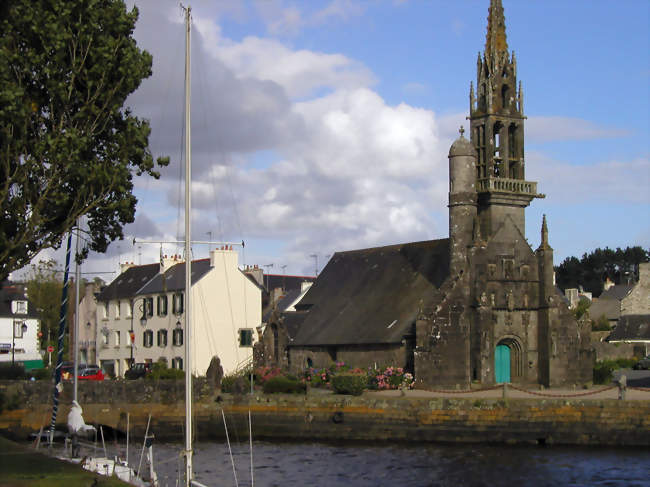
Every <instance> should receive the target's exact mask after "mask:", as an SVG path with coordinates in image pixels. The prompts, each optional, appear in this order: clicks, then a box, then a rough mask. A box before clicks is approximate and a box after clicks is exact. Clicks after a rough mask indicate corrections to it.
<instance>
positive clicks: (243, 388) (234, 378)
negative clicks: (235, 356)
mask: <svg viewBox="0 0 650 487" xmlns="http://www.w3.org/2000/svg"><path fill="white" fill-rule="evenodd" d="M250 389H251V382H250V380H249V378H248V375H239V374H232V375H226V376H224V378H223V379H221V392H229V393H232V394H247V393H248V392H249V391H250Z"/></svg>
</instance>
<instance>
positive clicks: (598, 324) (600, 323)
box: [591, 315, 612, 331]
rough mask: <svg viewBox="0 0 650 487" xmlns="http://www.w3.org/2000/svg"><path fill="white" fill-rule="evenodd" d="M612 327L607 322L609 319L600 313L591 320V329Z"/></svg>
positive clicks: (603, 329) (608, 328)
mask: <svg viewBox="0 0 650 487" xmlns="http://www.w3.org/2000/svg"><path fill="white" fill-rule="evenodd" d="M611 329H612V327H611V325H610V324H609V320H608V319H607V317H606V316H605V315H600V317H599V318H598V319H597V320H595V321H594V320H592V321H591V330H592V331H609V330H611Z"/></svg>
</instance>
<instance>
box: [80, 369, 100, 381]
mask: <svg viewBox="0 0 650 487" xmlns="http://www.w3.org/2000/svg"><path fill="white" fill-rule="evenodd" d="M77 379H79V380H104V373H103V372H102V369H100V368H99V367H86V368H85V369H83V370H82V371H81V372H79V375H78V376H77Z"/></svg>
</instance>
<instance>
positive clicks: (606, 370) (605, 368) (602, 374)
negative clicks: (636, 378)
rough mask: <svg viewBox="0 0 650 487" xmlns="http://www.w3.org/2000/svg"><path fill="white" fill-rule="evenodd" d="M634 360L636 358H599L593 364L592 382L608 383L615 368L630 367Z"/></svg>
mask: <svg viewBox="0 0 650 487" xmlns="http://www.w3.org/2000/svg"><path fill="white" fill-rule="evenodd" d="M636 362H637V360H636V359H633V358H619V359H616V360H599V361H598V362H596V364H595V365H594V384H609V383H610V382H611V381H612V373H613V372H614V371H615V370H618V369H629V368H632V367H633V366H634V364H635V363H636Z"/></svg>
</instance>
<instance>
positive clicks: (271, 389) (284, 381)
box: [263, 375, 307, 394]
mask: <svg viewBox="0 0 650 487" xmlns="http://www.w3.org/2000/svg"><path fill="white" fill-rule="evenodd" d="M263 390H264V394H275V393H284V394H295V393H304V392H305V391H306V390H307V386H306V385H305V384H304V383H303V382H301V381H299V380H297V379H292V378H289V377H284V376H281V375H278V376H276V377H273V378H271V379H269V380H267V381H266V382H265V383H264V387H263Z"/></svg>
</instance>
